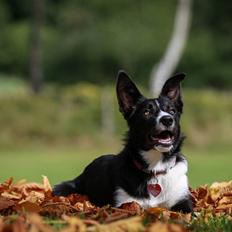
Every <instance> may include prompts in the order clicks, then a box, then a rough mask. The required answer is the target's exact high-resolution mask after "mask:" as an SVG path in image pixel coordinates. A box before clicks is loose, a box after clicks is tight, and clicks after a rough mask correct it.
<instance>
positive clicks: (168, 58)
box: [150, 0, 192, 97]
mask: <svg viewBox="0 0 232 232" xmlns="http://www.w3.org/2000/svg"><path fill="white" fill-rule="evenodd" d="M191 5H192V0H178V6H177V9H176V16H175V23H174V29H173V33H172V37H171V39H170V42H169V44H168V46H167V50H166V52H165V54H164V56H163V58H162V59H161V61H160V62H159V63H158V64H156V65H154V67H153V69H152V72H151V85H150V86H151V93H152V95H153V96H154V97H157V96H158V95H159V94H160V91H161V89H162V87H163V85H164V83H165V81H166V80H167V79H168V78H169V77H170V76H171V75H172V74H173V72H174V71H175V69H176V66H177V65H178V63H179V61H180V58H181V56H182V53H183V50H184V47H185V44H186V41H187V37H188V33H189V28H190V21H191Z"/></svg>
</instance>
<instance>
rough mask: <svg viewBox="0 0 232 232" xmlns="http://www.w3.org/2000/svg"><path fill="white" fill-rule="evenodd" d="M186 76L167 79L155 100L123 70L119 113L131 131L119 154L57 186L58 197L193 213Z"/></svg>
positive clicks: (97, 162)
mask: <svg viewBox="0 0 232 232" xmlns="http://www.w3.org/2000/svg"><path fill="white" fill-rule="evenodd" d="M184 77H185V75H184V74H178V75H175V76H173V77H171V78H170V79H169V80H167V81H166V83H165V85H164V87H163V88H162V91H161V94H160V96H159V97H158V98H156V99H148V98H146V97H144V96H143V95H142V94H141V93H140V91H139V90H138V89H137V87H136V86H135V84H134V83H133V82H132V81H131V79H130V78H129V77H128V75H127V74H126V73H125V72H124V71H120V72H119V74H118V80H117V97H118V103H119V108H120V111H121V112H122V114H123V116H124V118H125V119H126V121H127V123H128V126H129V131H128V134H127V138H126V144H125V148H124V149H123V150H122V151H121V152H120V153H119V154H118V155H104V156H101V157H99V158H97V159H95V160H94V161H93V162H92V163H91V164H89V165H88V166H87V167H86V168H85V170H84V172H83V173H82V174H81V175H80V176H78V177H77V178H75V179H74V180H71V181H66V182H62V183H61V184H58V185H55V187H54V189H53V193H54V195H62V196H65V195H68V194H71V193H80V194H84V195H87V196H88V197H89V199H90V201H91V202H93V203H95V204H96V205H98V206H103V205H106V204H111V205H114V206H120V205H121V204H123V203H126V202H132V201H135V202H137V203H139V204H140V205H141V206H142V207H144V208H148V207H166V208H168V209H171V210H174V211H182V212H191V211H192V203H191V198H190V193H189V188H188V179H187V176H186V173H187V169H188V165H187V161H186V159H185V158H184V156H183V155H182V154H181V152H180V149H181V145H182V142H183V139H184V137H183V135H182V134H181V131H180V125H179V121H180V116H181V113H182V108H183V103H182V100H181V93H180V82H181V81H182V80H183V79H184Z"/></svg>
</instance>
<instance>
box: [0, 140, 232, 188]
mask: <svg viewBox="0 0 232 232" xmlns="http://www.w3.org/2000/svg"><path fill="white" fill-rule="evenodd" d="M119 150H120V148H118V147H117V146H116V147H115V148H110V147H102V146H101V147H100V146H99V147H96V148H93V147H90V148H88V147H87V148H85V149H84V148H81V149H80V148H78V147H77V146H75V145H71V146H58V145H56V146H51V147H48V146H31V147H25V148H22V147H21V148H18V149H11V150H0V160H1V176H0V181H3V180H4V179H6V178H8V177H10V176H13V177H14V178H15V180H20V179H24V178H25V179H27V180H29V181H37V182H38V181H41V175H46V176H48V178H49V180H50V181H51V183H52V184H55V183H57V182H60V181H62V180H66V179H71V178H74V177H75V176H77V175H78V174H80V173H81V172H82V170H83V169H84V167H85V166H86V165H87V164H88V163H90V162H91V161H92V160H93V159H94V158H95V157H97V156H100V155H102V154H107V153H116V152H118V151H119ZM230 150H231V149H230V148H224V149H222V148H213V149H212V148H211V149H207V150H206V149H202V150H201V149H198V150H194V149H190V148H187V149H184V153H185V154H186V156H187V159H188V161H189V182H190V185H191V186H192V187H196V186H199V185H201V184H211V183H212V182H215V181H223V180H227V181H228V180H231V179H232V169H231V163H232V155H231V151H230Z"/></svg>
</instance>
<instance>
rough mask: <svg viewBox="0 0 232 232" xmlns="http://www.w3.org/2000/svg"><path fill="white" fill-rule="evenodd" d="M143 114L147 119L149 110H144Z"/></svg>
mask: <svg viewBox="0 0 232 232" xmlns="http://www.w3.org/2000/svg"><path fill="white" fill-rule="evenodd" d="M143 114H144V115H145V116H146V117H147V116H149V115H150V114H151V111H150V110H145V111H144V112H143Z"/></svg>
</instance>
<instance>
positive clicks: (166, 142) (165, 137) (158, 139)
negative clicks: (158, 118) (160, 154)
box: [150, 130, 174, 147]
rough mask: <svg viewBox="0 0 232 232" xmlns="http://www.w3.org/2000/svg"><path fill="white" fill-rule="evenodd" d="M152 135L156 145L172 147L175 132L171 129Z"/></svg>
mask: <svg viewBox="0 0 232 232" xmlns="http://www.w3.org/2000/svg"><path fill="white" fill-rule="evenodd" d="M150 137H151V140H152V142H153V144H154V146H162V147H170V146H171V145H172V144H173V142H174V133H173V132H172V131H169V130H164V131H160V132H158V133H155V134H152V135H151V136H150Z"/></svg>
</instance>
